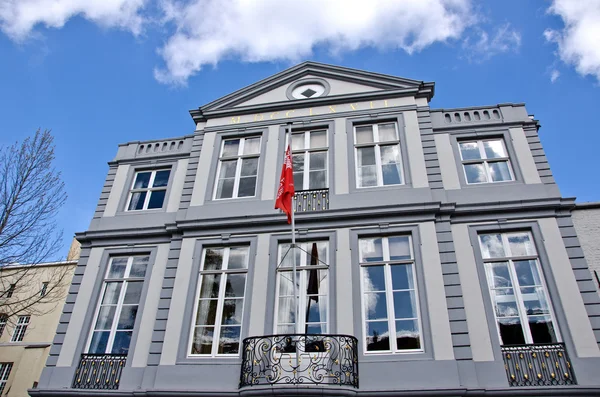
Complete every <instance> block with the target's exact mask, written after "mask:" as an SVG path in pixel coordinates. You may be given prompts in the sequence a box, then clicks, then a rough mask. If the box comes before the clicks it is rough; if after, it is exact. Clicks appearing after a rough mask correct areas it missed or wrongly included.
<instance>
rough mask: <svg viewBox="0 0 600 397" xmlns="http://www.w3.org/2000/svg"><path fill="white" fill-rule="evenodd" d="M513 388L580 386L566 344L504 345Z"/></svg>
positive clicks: (509, 380) (507, 369)
mask: <svg viewBox="0 0 600 397" xmlns="http://www.w3.org/2000/svg"><path fill="white" fill-rule="evenodd" d="M502 357H503V358H504V368H505V369H506V376H507V377H508V383H509V384H510V386H564V385H576V384H577V382H576V380H575V374H574V373H573V369H572V368H571V363H570V362H569V356H568V355H567V350H566V349H565V345H564V344H563V343H552V344H543V345H513V346H502Z"/></svg>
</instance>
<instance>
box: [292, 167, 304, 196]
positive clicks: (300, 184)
mask: <svg viewBox="0 0 600 397" xmlns="http://www.w3.org/2000/svg"><path fill="white" fill-rule="evenodd" d="M295 171H296V170H295V169H294V190H295V191H296V192H299V191H300V190H304V172H295Z"/></svg>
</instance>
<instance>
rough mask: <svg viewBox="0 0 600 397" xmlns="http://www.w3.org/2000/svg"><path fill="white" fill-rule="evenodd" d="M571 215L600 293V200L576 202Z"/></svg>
mask: <svg viewBox="0 0 600 397" xmlns="http://www.w3.org/2000/svg"><path fill="white" fill-rule="evenodd" d="M571 216H572V218H573V223H574V224H575V230H576V231H577V235H578V236H579V241H580V242H581V248H582V249H583V252H584V254H585V259H586V260H587V263H588V265H589V267H590V271H591V272H592V275H593V278H594V280H595V282H596V287H597V289H598V293H600V202H593V203H577V204H576V205H575V208H573V210H572V211H571Z"/></svg>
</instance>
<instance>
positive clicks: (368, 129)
mask: <svg viewBox="0 0 600 397" xmlns="http://www.w3.org/2000/svg"><path fill="white" fill-rule="evenodd" d="M373 141H374V140H373V126H372V125H363V126H359V127H356V143H371V142H373Z"/></svg>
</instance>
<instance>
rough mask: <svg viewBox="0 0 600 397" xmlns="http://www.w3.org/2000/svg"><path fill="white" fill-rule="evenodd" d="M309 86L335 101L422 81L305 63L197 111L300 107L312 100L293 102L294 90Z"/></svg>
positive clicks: (413, 85) (406, 87) (418, 85)
mask: <svg viewBox="0 0 600 397" xmlns="http://www.w3.org/2000/svg"><path fill="white" fill-rule="evenodd" d="M310 84H316V86H317V88H316V89H317V91H318V87H319V86H321V87H325V90H326V91H325V92H323V93H320V94H319V95H322V96H321V97H320V98H337V99H339V98H341V97H349V98H350V97H352V96H353V95H365V94H368V93H376V92H381V91H398V90H418V89H420V88H421V87H423V82H422V81H417V80H410V79H404V78H400V77H395V76H390V75H384V74H379V73H372V72H366V71H363V70H358V69H350V68H345V67H340V66H333V65H327V64H322V63H317V62H311V61H307V62H303V63H301V64H299V65H296V66H294V67H291V68H289V69H286V70H284V71H282V72H280V73H277V74H275V75H273V76H271V77H268V78H266V79H264V80H261V81H259V82H257V83H255V84H252V85H250V86H247V87H245V88H242V89H240V90H238V91H235V92H233V93H231V94H229V95H226V96H224V97H222V98H219V99H217V100H215V101H213V102H211V103H209V104H207V105H205V106H202V107H201V108H200V109H199V110H201V111H202V113H204V114H206V113H210V112H220V111H227V110H234V109H240V110H241V109H244V108H246V109H247V108H252V107H255V106H263V105H274V104H284V103H291V102H295V103H298V104H300V103H301V102H302V101H306V100H312V99H313V98H310V97H307V98H302V97H301V98H297V96H299V94H298V92H297V90H296V91H294V89H295V88H297V87H304V86H306V87H309V86H308V85H310ZM302 89H303V88H302ZM302 89H301V90H302ZM311 92H312V90H311V89H310V88H308V91H302V93H306V94H309V95H310V93H311ZM323 100H324V99H323Z"/></svg>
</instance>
